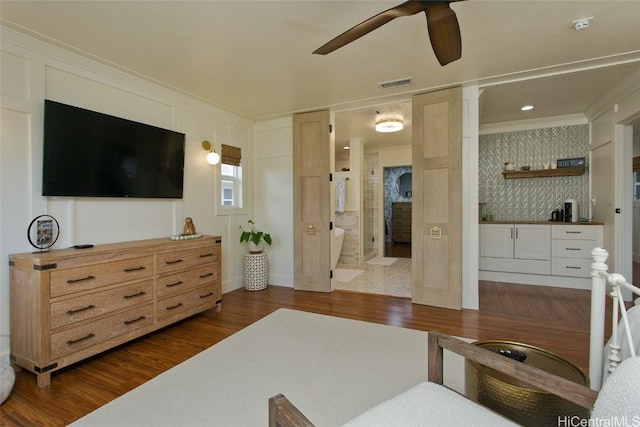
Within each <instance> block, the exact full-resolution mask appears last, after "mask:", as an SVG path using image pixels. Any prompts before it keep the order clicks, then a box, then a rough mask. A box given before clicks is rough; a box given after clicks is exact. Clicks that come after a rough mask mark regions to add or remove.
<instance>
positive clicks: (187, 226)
mask: <svg viewBox="0 0 640 427" xmlns="http://www.w3.org/2000/svg"><path fill="white" fill-rule="evenodd" d="M182 233H183V234H185V235H187V236H190V235H192V234H196V225H195V224H194V223H193V219H191V217H190V216H188V217H186V218H185V219H184V230H183V232H182Z"/></svg>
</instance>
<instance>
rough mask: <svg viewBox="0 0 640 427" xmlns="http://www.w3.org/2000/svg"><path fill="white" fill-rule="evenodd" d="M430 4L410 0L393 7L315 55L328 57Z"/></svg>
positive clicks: (343, 34) (332, 41) (359, 25)
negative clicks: (387, 24) (339, 49)
mask: <svg viewBox="0 0 640 427" xmlns="http://www.w3.org/2000/svg"><path fill="white" fill-rule="evenodd" d="M428 3H431V2H429V1H413V0H410V1H406V2H404V3H402V4H400V5H398V6H396V7H392V8H391V9H388V10H385V11H384V12H381V13H379V14H377V15H375V16H373V17H371V18H369V19H367V20H366V21H363V22H361V23H359V24H358V25H356V26H355V27H353V28H350V29H348V30H347V31H345V32H344V33H342V34H340V35H339V36H338V37H336V38H334V39H333V40H331V41H329V42H328V43H325V44H324V45H322V46H320V47H319V48H318V49H316V50H314V51H313V53H314V54H318V55H326V54H327V53H331V52H333V51H334V50H336V49H338V48H341V47H342V46H345V45H347V44H349V43H351V42H352V41H354V40H357V39H359V38H360V37H362V36H364V35H365V34H368V33H370V32H371V31H373V30H375V29H376V28H379V27H381V26H383V25H384V24H386V23H387V22H389V21H392V20H393V19H395V18H398V17H401V16H409V15H415V14H416V13H418V12H421V11H423V10H425V8H426V7H427V4H428Z"/></svg>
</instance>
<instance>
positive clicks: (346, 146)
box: [342, 145, 351, 150]
mask: <svg viewBox="0 0 640 427" xmlns="http://www.w3.org/2000/svg"><path fill="white" fill-rule="evenodd" d="M342 149H343V150H351V147H349V146H348V145H345V146H344V147H342Z"/></svg>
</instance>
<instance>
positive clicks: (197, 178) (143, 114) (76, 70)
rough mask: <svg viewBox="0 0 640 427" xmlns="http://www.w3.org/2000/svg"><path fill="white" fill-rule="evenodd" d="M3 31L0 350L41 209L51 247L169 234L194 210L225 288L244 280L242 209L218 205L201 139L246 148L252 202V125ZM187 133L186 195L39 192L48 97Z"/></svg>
mask: <svg viewBox="0 0 640 427" xmlns="http://www.w3.org/2000/svg"><path fill="white" fill-rule="evenodd" d="M0 30H1V31H2V34H1V38H2V47H1V52H0V55H1V56H0V63H1V66H2V69H1V70H0V72H1V74H0V76H1V79H0V91H1V92H0V93H1V94H2V98H1V99H0V119H1V120H2V127H1V128H0V166H1V169H0V190H1V193H0V241H1V246H0V259H2V260H4V261H2V262H0V358H2V359H3V360H6V358H8V353H9V329H10V328H9V268H8V262H7V258H8V256H9V254H11V253H19V252H29V251H31V250H32V248H31V246H30V245H29V243H28V242H27V238H26V231H27V227H28V225H29V223H30V222H31V220H32V219H33V218H34V217H36V216H38V215H41V214H50V215H53V216H54V217H55V218H56V219H57V220H58V222H59V223H60V238H59V240H58V242H57V243H56V245H55V246H54V249H55V248H63V247H68V246H71V245H73V244H74V243H93V244H101V243H110V242H116V241H129V240H140V239H146V238H157V237H167V238H168V237H169V236H170V235H171V234H176V233H180V232H181V231H182V226H183V224H184V218H185V217H186V216H191V217H192V218H193V220H194V223H195V225H196V228H197V231H199V232H202V233H205V234H211V235H221V236H222V238H223V245H222V248H223V253H222V281H223V293H224V292H228V291H230V290H233V289H236V288H238V287H240V286H242V283H241V282H242V280H241V279H242V267H241V254H242V253H243V252H244V251H245V248H244V247H242V246H241V245H240V243H239V234H238V233H239V232H238V229H237V226H238V224H240V223H244V222H245V221H246V218H247V217H248V215H247V213H248V212H250V209H251V205H250V203H249V204H248V205H247V206H246V207H245V209H244V210H241V211H238V212H233V214H225V215H219V214H217V211H216V201H217V200H218V197H219V196H218V191H217V168H216V167H212V166H210V165H209V164H207V163H206V161H205V153H204V151H202V150H201V149H200V143H201V141H202V140H204V139H207V140H209V141H212V142H213V143H214V144H215V145H216V146H217V147H218V148H219V145H220V143H227V144H231V145H236V146H239V147H241V148H242V154H243V170H244V172H245V175H244V178H245V186H244V190H245V197H246V200H247V201H251V198H252V194H253V193H252V188H251V182H252V180H251V162H252V158H251V157H252V152H251V150H252V146H251V140H252V137H253V127H254V125H255V123H253V122H252V121H250V120H247V119H245V118H243V117H241V116H239V115H237V114H234V113H231V112H228V111H226V110H223V109H220V108H217V107H215V106H212V105H208V104H205V103H202V102H201V101H199V100H196V99H195V98H192V97H189V96H186V95H184V94H180V93H178V92H175V91H173V90H169V89H167V88H164V87H162V86H159V85H155V84H152V83H150V82H147V81H144V80H140V79H137V78H134V77H132V76H130V75H128V74H125V73H122V72H119V71H116V70H114V69H110V68H108V67H105V66H103V65H101V64H97V63H94V62H91V61H88V60H86V59H83V58H80V57H78V56H76V55H74V54H71V53H69V52H65V51H62V50H60V49H58V48H55V47H52V46H49V45H46V44H44V43H41V42H39V41H36V40H33V39H31V38H28V37H25V36H23V35H20V34H17V33H15V32H12V31H10V30H8V29H6V28H0ZM45 98H48V99H52V100H56V101H60V102H63V103H67V104H72V105H76V106H79V107H82V108H86V109H90V110H94V111H99V112H103V113H107V114H111V115H115V116H119V117H123V118H127V119H130V120H135V121H139V122H144V123H148V124H151V125H154V126H159V127H163V128H167V129H171V130H176V131H179V132H183V133H185V134H186V135H187V137H186V153H185V154H186V156H185V180H184V184H185V187H184V197H183V199H180V200H164V199H151V200H149V199H117V198H62V197H51V198H46V197H42V196H41V169H42V135H43V118H44V99H45Z"/></svg>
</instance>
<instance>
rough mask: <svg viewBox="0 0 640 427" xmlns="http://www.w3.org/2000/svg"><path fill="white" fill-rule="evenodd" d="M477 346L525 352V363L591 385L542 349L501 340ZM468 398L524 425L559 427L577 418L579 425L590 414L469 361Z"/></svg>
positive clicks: (466, 375)
mask: <svg viewBox="0 0 640 427" xmlns="http://www.w3.org/2000/svg"><path fill="white" fill-rule="evenodd" d="M474 344H475V345H477V346H479V347H482V348H486V349H491V350H512V351H513V350H516V351H519V352H522V353H524V354H525V355H526V356H527V357H526V359H525V361H524V362H522V363H524V364H526V365H531V366H535V367H536V368H540V369H542V370H544V371H547V372H549V373H552V374H554V375H557V376H560V377H562V378H565V379H567V380H570V381H573V382H576V383H578V384H581V385H584V386H588V385H589V384H588V383H589V381H588V380H587V377H586V375H585V374H584V373H583V372H582V371H581V370H580V368H578V367H577V366H575V365H573V364H572V363H571V362H569V361H567V360H565V359H564V358H562V357H561V356H558V355H557V354H554V353H551V352H549V351H546V350H543V349H541V348H538V347H534V346H532V345H528V344H522V343H517V342H512V341H500V340H487V341H476V342H474ZM505 357H506V356H505ZM465 396H466V397H467V398H469V399H471V400H473V401H474V402H478V403H480V404H481V405H483V406H486V407H488V408H489V409H493V410H494V411H496V412H498V413H499V414H502V415H504V416H506V417H507V418H510V419H511V420H513V421H515V422H516V423H518V424H520V425H522V426H532V427H537V426H551V425H554V426H555V425H559V423H560V422H561V421H562V420H565V421H567V422H569V423H571V422H572V421H573V419H574V418H575V420H576V423H577V424H576V425H582V424H580V423H581V422H582V421H581V420H582V419H584V420H585V421H586V420H588V419H589V411H588V410H587V409H585V408H583V407H581V406H578V405H576V404H575V403H571V402H569V401H568V400H564V399H562V398H560V397H557V396H555V395H553V394H551V393H547V392H545V391H541V390H538V389H534V388H532V387H528V386H524V385H522V384H520V383H519V382H518V381H517V380H514V379H513V378H511V377H507V376H506V375H504V374H502V373H500V372H497V371H494V370H493V369H491V368H487V367H486V366H480V365H478V364H476V363H475V362H470V361H469V360H466V361H465ZM585 425H586V424H585Z"/></svg>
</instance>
